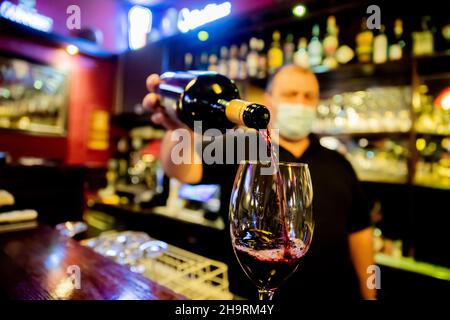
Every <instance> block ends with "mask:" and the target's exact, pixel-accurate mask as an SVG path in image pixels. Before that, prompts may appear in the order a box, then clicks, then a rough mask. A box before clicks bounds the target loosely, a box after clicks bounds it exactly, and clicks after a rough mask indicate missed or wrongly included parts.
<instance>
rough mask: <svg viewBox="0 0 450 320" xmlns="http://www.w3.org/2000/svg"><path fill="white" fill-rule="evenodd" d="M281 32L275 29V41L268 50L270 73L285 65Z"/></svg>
mask: <svg viewBox="0 0 450 320" xmlns="http://www.w3.org/2000/svg"><path fill="white" fill-rule="evenodd" d="M280 38H281V35H280V32H279V31H274V33H273V35H272V39H273V42H272V44H271V46H270V49H269V51H268V52H267V62H268V64H269V73H270V74H272V73H274V72H275V70H276V69H278V68H279V67H281V66H282V65H283V50H281V48H280Z"/></svg>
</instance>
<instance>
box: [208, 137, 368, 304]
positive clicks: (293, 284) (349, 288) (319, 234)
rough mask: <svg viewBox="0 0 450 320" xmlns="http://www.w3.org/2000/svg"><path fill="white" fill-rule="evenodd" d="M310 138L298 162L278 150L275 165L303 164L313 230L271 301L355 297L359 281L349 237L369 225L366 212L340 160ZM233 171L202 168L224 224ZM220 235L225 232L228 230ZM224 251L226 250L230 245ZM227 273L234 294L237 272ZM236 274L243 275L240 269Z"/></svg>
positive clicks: (355, 183)
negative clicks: (215, 187) (215, 191)
mask: <svg viewBox="0 0 450 320" xmlns="http://www.w3.org/2000/svg"><path fill="white" fill-rule="evenodd" d="M309 139H310V145H309V147H308V148H307V150H306V151H305V152H304V153H303V155H302V156H301V157H299V158H297V157H295V156H294V155H292V154H291V153H290V152H289V151H287V150H286V149H284V148H282V147H281V146H280V149H279V158H280V161H284V162H302V163H307V164H308V166H309V170H310V173H311V179H312V185H313V216H314V219H315V228H314V233H313V239H312V243H311V246H310V249H309V251H308V252H307V253H306V255H305V257H303V258H302V261H301V263H300V266H299V268H298V269H297V271H296V272H295V274H294V275H293V276H292V277H291V278H290V279H289V280H288V281H285V283H284V284H283V285H282V288H280V292H279V293H278V295H276V296H278V297H283V298H296V297H300V296H302V295H303V294H306V293H307V296H306V297H305V298H312V297H316V296H319V297H326V296H330V297H331V298H339V297H340V298H343V297H349V296H352V297H357V296H358V282H357V278H356V275H355V272H354V269H353V267H352V263H351V261H350V256H349V249H348V235H349V234H350V233H352V232H356V231H360V230H362V229H365V228H367V227H369V226H370V225H371V219H370V210H369V208H368V206H367V203H366V201H365V198H364V195H363V192H362V188H361V186H360V184H359V182H358V179H357V177H356V174H355V172H354V170H353V168H352V166H351V165H350V163H349V162H348V161H347V160H346V159H345V157H344V156H342V155H341V154H340V153H338V152H336V151H332V150H329V149H326V148H324V147H322V146H321V145H320V143H319V140H318V139H317V137H316V136H315V135H310V136H309ZM236 171H237V165H230V164H223V165H217V164H213V165H206V164H204V165H203V179H202V183H215V184H220V186H221V203H222V205H221V208H222V209H221V213H222V215H223V217H224V220H225V221H226V222H227V221H228V206H229V201H230V195H231V190H232V187H233V183H234V178H235V175H236ZM225 232H226V233H229V229H228V228H226V230H225ZM229 246H230V248H231V243H230V245H229ZM232 268H233V267H232V266H230V287H231V288H232V289H233V287H234V286H236V284H235V283H234V281H236V279H233V275H234V274H236V271H235V270H231V269H232ZM240 272H241V274H244V273H243V271H242V270H241V271H240ZM238 277H239V278H240V281H243V280H242V278H241V277H240V276H236V278H238ZM237 287H239V286H237ZM253 290H256V288H253Z"/></svg>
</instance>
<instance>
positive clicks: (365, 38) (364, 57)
mask: <svg viewBox="0 0 450 320" xmlns="http://www.w3.org/2000/svg"><path fill="white" fill-rule="evenodd" d="M372 46H373V32H372V31H371V30H369V29H368V28H367V19H366V18H364V19H363V20H362V23H361V31H360V32H359V33H358V34H357V35H356V55H357V57H358V60H359V62H362V63H368V62H370V61H371V59H372V51H373V47H372Z"/></svg>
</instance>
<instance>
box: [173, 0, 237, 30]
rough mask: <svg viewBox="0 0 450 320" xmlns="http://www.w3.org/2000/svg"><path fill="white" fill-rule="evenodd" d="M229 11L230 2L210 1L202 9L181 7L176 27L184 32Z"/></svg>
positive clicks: (224, 15)
mask: <svg viewBox="0 0 450 320" xmlns="http://www.w3.org/2000/svg"><path fill="white" fill-rule="evenodd" d="M230 13H231V3H230V2H228V1H227V2H224V3H221V4H215V3H211V4H208V5H207V6H206V7H204V8H203V9H200V10H198V9H195V10H192V11H191V10H189V9H187V8H183V9H181V10H180V13H179V14H178V29H179V30H180V31H181V32H183V33H185V32H188V31H190V30H194V29H195V28H198V27H200V26H202V25H204V24H207V23H209V22H212V21H215V20H218V19H220V18H223V17H226V16H228V15H229V14H230Z"/></svg>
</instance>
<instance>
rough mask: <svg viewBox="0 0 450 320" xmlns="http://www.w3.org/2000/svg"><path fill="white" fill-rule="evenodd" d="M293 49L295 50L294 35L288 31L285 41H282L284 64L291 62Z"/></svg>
mask: <svg viewBox="0 0 450 320" xmlns="http://www.w3.org/2000/svg"><path fill="white" fill-rule="evenodd" d="M294 51H295V44H294V35H293V34H292V33H289V34H288V35H287V36H286V42H285V43H284V46H283V54H284V64H291V63H292V62H293V60H294Z"/></svg>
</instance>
